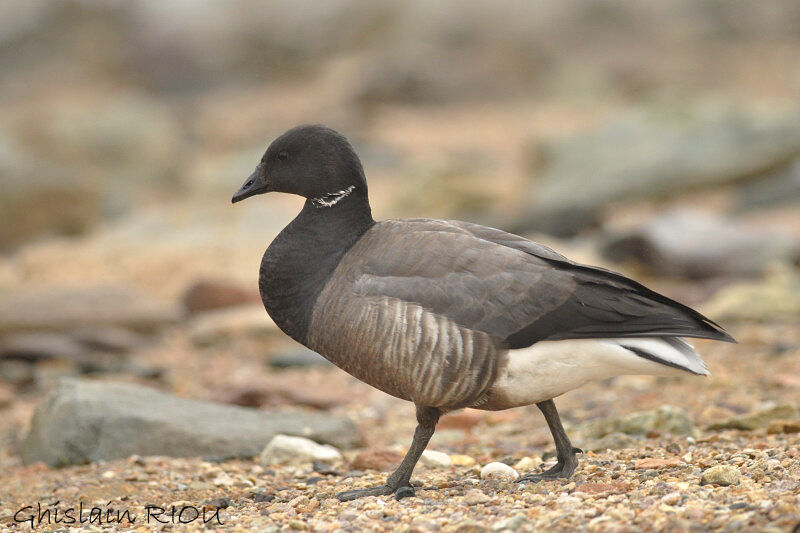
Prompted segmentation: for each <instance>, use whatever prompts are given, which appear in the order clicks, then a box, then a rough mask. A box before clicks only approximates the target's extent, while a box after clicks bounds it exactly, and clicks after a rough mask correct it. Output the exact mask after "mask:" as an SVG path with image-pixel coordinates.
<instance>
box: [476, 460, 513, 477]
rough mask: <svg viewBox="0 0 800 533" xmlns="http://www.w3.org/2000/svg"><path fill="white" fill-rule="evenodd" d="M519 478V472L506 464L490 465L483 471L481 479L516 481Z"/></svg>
mask: <svg viewBox="0 0 800 533" xmlns="http://www.w3.org/2000/svg"><path fill="white" fill-rule="evenodd" d="M518 477H519V474H518V473H517V471H516V470H514V469H513V468H511V467H510V466H508V465H507V464H504V463H489V464H488V465H486V466H484V467H483V469H482V470H481V479H500V480H502V481H515V480H516V479H517V478H518Z"/></svg>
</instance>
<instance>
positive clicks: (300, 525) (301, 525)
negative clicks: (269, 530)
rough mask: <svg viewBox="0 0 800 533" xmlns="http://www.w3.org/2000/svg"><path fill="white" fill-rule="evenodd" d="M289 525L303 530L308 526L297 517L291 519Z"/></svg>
mask: <svg viewBox="0 0 800 533" xmlns="http://www.w3.org/2000/svg"><path fill="white" fill-rule="evenodd" d="M289 527H290V528H291V529H294V530H298V531H301V530H304V529H305V528H306V525H305V523H303V521H302V520H298V519H296V518H293V519H291V520H289Z"/></svg>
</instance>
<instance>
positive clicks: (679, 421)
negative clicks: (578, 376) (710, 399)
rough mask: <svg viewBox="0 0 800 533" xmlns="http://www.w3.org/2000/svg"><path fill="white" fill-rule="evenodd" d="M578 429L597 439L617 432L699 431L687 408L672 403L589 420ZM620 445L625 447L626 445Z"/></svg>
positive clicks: (683, 433)
mask: <svg viewBox="0 0 800 533" xmlns="http://www.w3.org/2000/svg"><path fill="white" fill-rule="evenodd" d="M578 430H579V431H580V432H582V433H583V434H584V435H586V436H587V437H590V438H595V439H601V438H603V437H605V436H607V435H612V434H615V433H622V434H625V435H648V434H652V433H659V434H660V433H669V434H672V435H694V434H695V433H697V428H695V426H694V424H693V423H692V419H691V418H690V417H689V414H688V413H687V412H686V410H685V409H682V408H680V407H673V406H671V405H662V406H660V407H658V408H656V409H652V410H650V411H639V412H636V413H630V414H628V415H624V416H621V417H618V418H605V419H602V420H592V421H588V422H585V423H583V424H580V426H579V428H578ZM620 447H624V445H621V446H620Z"/></svg>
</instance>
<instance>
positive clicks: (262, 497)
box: [252, 492, 275, 503]
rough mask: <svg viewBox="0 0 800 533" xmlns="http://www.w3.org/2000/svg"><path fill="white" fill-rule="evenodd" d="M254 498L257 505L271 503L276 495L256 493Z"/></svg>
mask: <svg viewBox="0 0 800 533" xmlns="http://www.w3.org/2000/svg"><path fill="white" fill-rule="evenodd" d="M252 497H253V501H254V502H255V503H269V502H271V501H272V500H274V499H275V495H274V494H266V493H264V492H254V493H253V496H252Z"/></svg>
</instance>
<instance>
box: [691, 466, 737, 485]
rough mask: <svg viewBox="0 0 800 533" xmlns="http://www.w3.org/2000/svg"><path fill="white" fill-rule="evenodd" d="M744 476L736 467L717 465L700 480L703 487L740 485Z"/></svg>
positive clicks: (704, 473)
mask: <svg viewBox="0 0 800 533" xmlns="http://www.w3.org/2000/svg"><path fill="white" fill-rule="evenodd" d="M741 476H742V474H741V472H739V469H738V468H736V467H735V466H729V465H717V466H712V467H711V468H709V469H708V470H706V471H705V472H703V477H702V479H701V480H700V484H701V485H721V486H723V487H726V486H728V485H738V484H739V479H740V478H741Z"/></svg>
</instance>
